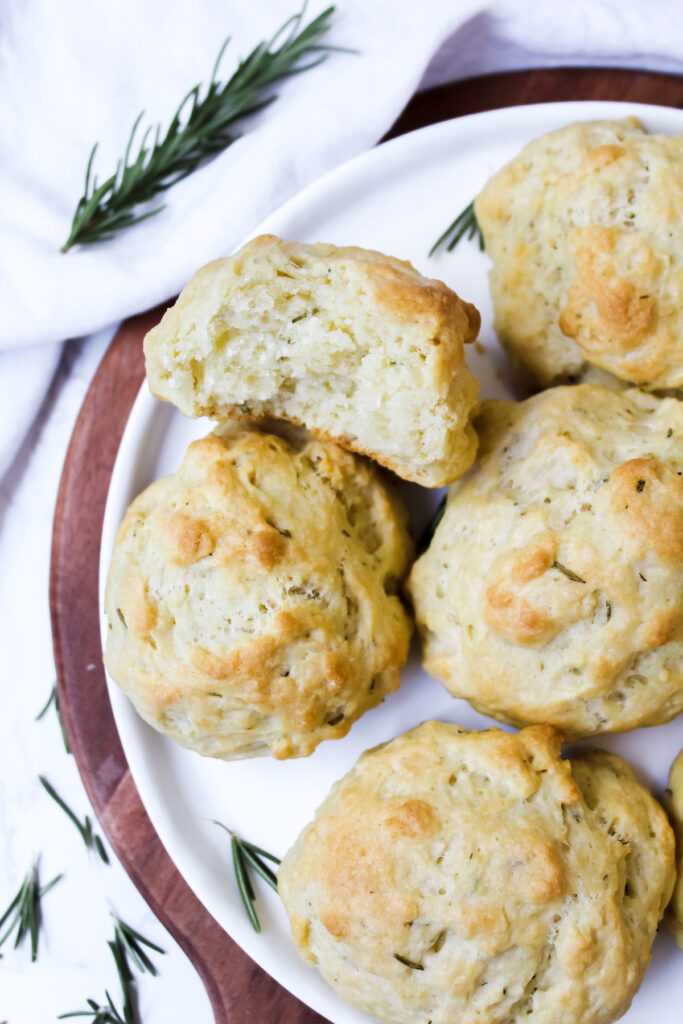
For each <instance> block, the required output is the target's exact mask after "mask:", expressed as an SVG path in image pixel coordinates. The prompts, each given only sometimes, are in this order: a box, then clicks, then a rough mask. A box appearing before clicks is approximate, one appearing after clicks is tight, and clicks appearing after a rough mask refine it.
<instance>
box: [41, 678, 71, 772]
mask: <svg viewBox="0 0 683 1024" xmlns="http://www.w3.org/2000/svg"><path fill="white" fill-rule="evenodd" d="M51 705H54V709H55V712H56V714H57V720H58V722H59V728H60V729H61V731H62V740H63V742H64V749H65V750H66V752H67V754H70V753H71V747H70V746H69V740H68V737H67V735H66V729H65V728H64V721H63V719H62V712H61V711H60V709H59V693H58V692H57V684H56V683H55V684H54V685H53V687H52V689H51V691H50V696H49V697H48V699H47V702H46V703H45V705H44V707H43V708H42V710H41V711H39V712H38V714H37V715H36V717H35V719H34V721H35V722H39V721H40V720H41V718H43V716H44V715H45V714H46V712H47V709H48V708H49V707H50V706H51Z"/></svg>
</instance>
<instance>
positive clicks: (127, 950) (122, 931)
mask: <svg viewBox="0 0 683 1024" xmlns="http://www.w3.org/2000/svg"><path fill="white" fill-rule="evenodd" d="M108 945H109V948H110V949H111V951H112V953H113V954H114V959H115V960H117V955H116V953H115V952H114V950H115V949H116V950H118V951H119V952H120V955H121V958H122V959H124V960H125V961H126V963H129V961H131V960H132V962H133V963H134V964H135V966H136V967H137V969H138V970H139V971H141V972H142V973H143V974H144V972H145V971H147V973H148V974H151V975H153V976H155V977H156V974H157V969H156V967H155V966H154V964H153V963H152V961H151V960H150V958H149V957H148V956H147V954H146V953H145V951H144V949H143V948H142V947H143V946H146V947H147V949H153V950H154V952H155V953H161V954H162V956H163V955H164V953H165V950H163V949H162V948H161V946H157V945H156V943H155V942H151V941H150V940H149V939H146V938H145V937H144V935H140V932H136V931H135V929H134V928H131V926H130V925H129V924H126V922H125V921H122V920H121V918H120V917H115V918H114V939H113V941H111V942H109V943H108ZM117 963H118V960H117Z"/></svg>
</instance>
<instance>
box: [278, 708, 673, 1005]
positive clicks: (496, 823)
mask: <svg viewBox="0 0 683 1024" xmlns="http://www.w3.org/2000/svg"><path fill="white" fill-rule="evenodd" d="M673 858H674V840H673V834H672V830H671V827H670V825H669V823H668V821H667V819H666V815H665V814H664V812H663V811H662V809H661V808H660V807H659V805H658V804H657V803H656V802H655V801H654V800H653V799H652V797H651V796H650V795H649V793H648V792H647V791H646V790H645V789H643V787H642V786H640V785H639V783H638V782H637V781H636V780H635V778H634V776H633V774H632V772H631V770H630V768H629V767H628V765H627V764H626V762H625V761H623V760H622V759H621V758H619V757H616V756H615V755H612V754H607V753H603V752H599V751H596V752H593V753H589V754H585V755H583V756H580V757H578V758H576V759H575V760H574V761H572V762H571V763H570V762H569V761H563V760H561V758H560V737H559V735H558V734H557V733H556V732H555V730H554V729H552V728H551V727H550V726H533V727H531V728H528V729H524V730H523V732H521V733H519V734H518V735H513V734H509V733H503V732H501V731H500V730H498V729H491V730H489V731H488V732H481V733H480V732H474V731H465V730H464V729H461V728H459V727H458V726H456V725H445V724H442V723H439V722H426V723H424V724H423V725H421V726H419V727H418V728H417V729H413V730H412V731H411V732H408V733H406V734H405V735H403V736H400V737H398V739H395V740H393V741H392V742H391V743H387V744H385V745H384V746H381V747H377V748H376V749H375V750H372V751H370V752H368V753H366V754H364V755H363V756H362V757H361V758H360V760H359V761H358V763H357V764H356V766H355V768H353V770H352V771H351V772H349V774H348V775H346V777H345V778H344V779H342V780H341V781H340V782H338V783H336V785H335V786H334V787H333V789H332V791H331V792H330V794H329V796H328V797H327V799H326V800H325V801H324V803H323V804H322V806H321V807H320V808H319V809H318V811H317V813H316V815H315V818H314V820H313V822H311V824H310V825H308V826H307V827H306V828H305V829H304V830H303V832H302V833H301V835H300V836H299V838H298V839H297V841H296V843H295V844H294V846H293V847H292V849H291V850H290V851H289V852H288V854H287V855H286V857H285V859H284V860H283V862H282V866H281V868H280V871H279V875H278V889H279V892H280V895H281V896H282V900H283V902H284V904H285V907H286V910H287V913H288V915H289V919H290V924H291V928H292V934H293V936H294V940H295V942H296V944H297V946H298V948H299V951H300V952H301V954H302V956H303V957H304V958H305V959H306V960H308V961H309V962H311V963H314V964H316V965H317V966H318V968H319V969H320V971H321V972H322V974H323V976H324V977H325V979H326V980H327V981H328V982H329V984H330V985H331V986H332V987H333V988H334V989H335V990H336V991H337V992H338V993H339V995H340V996H341V997H342V998H343V999H345V1000H346V1001H347V1002H349V1003H351V1004H352V1005H354V1006H356V1007H358V1008H359V1009H360V1010H364V1011H365V1012H367V1013H369V1014H371V1015H372V1016H373V1017H377V1018H378V1019H379V1020H382V1021H386V1022H388V1024H416V1022H420V1024H426V1022H427V1021H431V1022H432V1024H453V1022H454V1021H457V1022H458V1024H520V1022H528V1024H557V1022H558V1020H559V1019H560V1017H559V1016H558V1013H560V1012H561V1015H562V1020H563V1021H567V1022H569V1021H571V1024H608V1022H610V1021H613V1020H616V1018H617V1017H619V1016H621V1014H623V1013H625V1011H626V1010H627V1009H628V1007H629V1005H630V1002H631V999H632V998H633V995H634V993H635V992H636V991H637V989H638V986H639V985H640V982H641V979H642V976H643V973H644V971H645V968H646V967H647V965H648V962H649V960H650V947H651V945H652V941H653V939H654V936H655V932H656V929H657V922H658V921H659V919H660V918H661V916H662V913H663V911H664V907H665V906H666V903H667V901H668V899H669V895H670V893H671V886H672V884H673V878H672V868H673Z"/></svg>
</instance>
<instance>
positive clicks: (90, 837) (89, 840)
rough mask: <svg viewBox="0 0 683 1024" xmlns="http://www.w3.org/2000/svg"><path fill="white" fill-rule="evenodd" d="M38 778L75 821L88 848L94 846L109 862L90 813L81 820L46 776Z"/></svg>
mask: <svg viewBox="0 0 683 1024" xmlns="http://www.w3.org/2000/svg"><path fill="white" fill-rule="evenodd" d="M38 778H39V779H40V784H41V786H42V787H43V789H44V790H45V792H46V793H47V794H48V795H49V796H51V797H52V799H53V800H54V802H55V803H56V804H57V805H58V806H59V807H61V808H62V810H63V811H64V813H65V814H66V815H67V817H69V818H70V819H71V821H73V823H74V825H75V826H76V828H77V829H78V831H79V832H80V835H81V839H82V840H83V842H84V843H85V845H86V846H87V848H88V849H89V850H90V849H92V848H93V847H94V848H95V850H97V853H98V854H99V857H100V860H102V861H104V863H105V864H108V863H109V857H108V856H107V851H106V850H105V848H104V844H103V842H102V840H101V839H100V837H99V836H98V835H97V833H96V832H94V831H93V827H92V822H91V821H90V818H89V817H88V815H87V814H86V816H85V819H84V820H83V821H79V820H78V818H77V817H76V815H75V814H74V812H73V811H72V810H71V808H70V807H69V806H68V804H66V803H65V802H64V800H62V798H61V796H60V795H59V793H57V791H56V790H55V788H54V787H53V786H52V785H51V784H50V783H49V782H48V781H47V779H46V778H45V776H44V775H39V776H38Z"/></svg>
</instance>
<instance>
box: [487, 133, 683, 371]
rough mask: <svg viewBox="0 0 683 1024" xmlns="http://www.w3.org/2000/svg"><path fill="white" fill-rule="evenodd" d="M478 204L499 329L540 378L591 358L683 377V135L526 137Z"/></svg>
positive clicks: (605, 365)
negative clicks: (490, 261) (526, 141)
mask: <svg viewBox="0 0 683 1024" xmlns="http://www.w3.org/2000/svg"><path fill="white" fill-rule="evenodd" d="M475 208H476V213H477V219H478V221H479V224H480V226H481V228H482V231H483V233H484V237H485V240H486V250H487V252H488V253H489V255H490V256H491V258H492V260H493V264H494V266H493V270H492V271H491V292H492V296H493V302H494V308H495V324H496V331H497V332H498V336H499V338H500V340H501V342H502V343H503V345H504V346H505V347H506V348H507V349H508V350H509V351H510V352H511V354H512V355H513V356H514V357H515V359H516V360H517V361H518V362H519V363H520V364H521V366H522V367H523V369H524V370H526V371H527V372H528V373H530V374H531V376H532V377H534V378H535V379H536V380H537V381H538V382H539V383H540V384H541V385H543V386H548V385H550V384H553V383H558V382H561V381H567V380H569V379H577V378H578V377H580V376H583V375H584V374H585V372H586V370H587V367H588V365H589V364H592V365H594V366H597V367H601V368H602V369H603V370H607V371H609V372H610V373H612V374H614V375H615V376H617V377H619V378H621V379H622V380H625V381H628V382H629V383H632V384H638V385H640V386H642V387H646V388H648V389H655V388H678V387H682V386H683V314H682V313H681V309H683V230H682V229H681V217H680V211H681V208H683V135H675V136H665V135H647V134H646V133H645V132H644V131H643V130H642V129H641V127H640V125H639V123H638V121H636V120H635V118H628V119H626V120H625V121H594V122H586V123H581V124H572V125H569V126H568V127H566V128H563V129H561V130H560V131H556V132H552V133H550V134H548V135H544V136H542V137H541V138H539V139H535V140H534V141H533V142H530V143H529V144H528V145H527V146H526V147H525V148H524V149H523V150H522V152H521V153H520V154H519V156H517V157H516V158H515V159H514V160H512V161H511V162H510V163H509V164H508V165H507V166H506V167H504V168H503V169H502V170H501V171H499V172H498V173H497V174H495V175H494V176H493V178H491V179H490V181H489V182H487V184H486V186H485V187H484V189H483V190H482V192H481V194H480V196H479V197H478V198H477V200H476V204H475Z"/></svg>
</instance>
